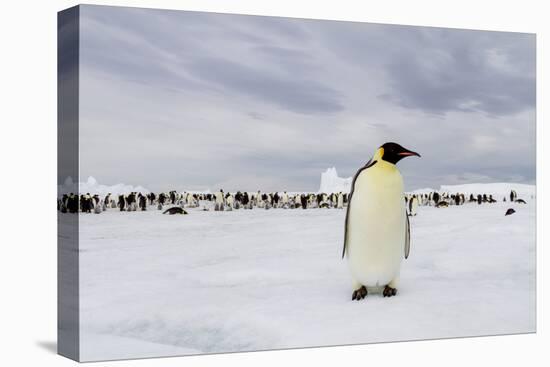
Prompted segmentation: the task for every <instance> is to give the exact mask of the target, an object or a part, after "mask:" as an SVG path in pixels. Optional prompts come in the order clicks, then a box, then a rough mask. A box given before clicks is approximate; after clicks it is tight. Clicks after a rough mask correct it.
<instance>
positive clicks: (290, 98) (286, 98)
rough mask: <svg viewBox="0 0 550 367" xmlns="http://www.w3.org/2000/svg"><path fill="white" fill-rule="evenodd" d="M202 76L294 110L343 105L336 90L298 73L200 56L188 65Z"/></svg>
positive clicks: (316, 111)
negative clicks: (278, 71)
mask: <svg viewBox="0 0 550 367" xmlns="http://www.w3.org/2000/svg"><path fill="white" fill-rule="evenodd" d="M187 67H188V69H189V70H190V71H191V72H192V73H193V74H194V75H196V76H198V77H200V78H201V79H202V80H205V81H208V82H210V83H213V84H215V85H217V86H220V87H223V88H225V89H227V91H228V92H236V93H243V94H246V95H248V96H250V97H251V98H260V99H261V100H264V101H269V102H272V103H275V104H277V105H278V106H280V107H282V108H285V109H288V110H290V111H293V112H297V113H305V114H308V113H309V114H323V113H332V112H338V111H340V110H342V109H343V107H342V105H341V103H340V101H339V99H340V96H339V94H338V92H336V91H335V90H333V89H331V88H329V87H326V86H324V85H323V84H321V83H319V82H317V81H315V80H311V79H304V78H302V77H300V76H299V75H280V74H271V73H270V72H269V71H268V70H264V69H259V68H258V69H254V68H251V67H246V66H244V65H243V64H238V63H235V62H232V61H229V60H224V59H219V58H208V57H203V58H201V59H199V60H196V61H195V62H192V63H190V64H188V65H187Z"/></svg>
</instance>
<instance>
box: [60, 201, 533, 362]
mask: <svg viewBox="0 0 550 367" xmlns="http://www.w3.org/2000/svg"><path fill="white" fill-rule="evenodd" d="M526 200H527V204H524V205H521V204H515V203H514V204H511V203H503V202H499V203H495V204H482V205H477V204H466V205H462V206H451V207H449V208H442V209H436V208H434V207H419V208H418V215H417V216H416V217H411V227H412V244H411V254H410V257H409V259H408V260H404V262H403V266H402V272H401V284H400V287H399V292H398V295H397V296H396V297H392V298H383V297H382V296H381V295H380V294H374V293H370V294H369V295H368V296H367V298H366V299H365V300H363V301H361V302H357V301H351V293H352V289H351V281H350V276H349V272H348V268H347V263H346V261H345V260H342V259H341V251H342V236H343V222H344V216H345V210H339V209H308V210H301V209H296V210H284V209H275V210H263V209H254V210H237V211H232V212H213V211H200V210H195V209H189V215H185V216H183V215H174V216H168V215H162V214H160V212H159V211H158V210H155V209H152V208H151V209H150V210H148V211H146V212H139V211H137V212H123V213H121V212H119V211H117V210H115V209H112V210H109V211H107V212H104V213H102V214H99V215H96V214H79V215H80V234H79V235H80V296H81V299H80V311H81V314H80V320H81V329H80V330H81V339H80V340H81V343H82V344H81V357H82V359H83V360H84V361H92V360H102V359H122V358H130V357H134V358H135V357H152V356H159V355H164V356H168V355H185V354H197V353H218V352H234V351H251V350H263V349H278V348H292V347H310V346H326V345H342V344H356V343H372V342H385V341H398V340H417V339H431V338H446V337H461V336H474V335H495V334H507V333H525V332H534V331H535V325H536V322H535V202H534V200H530V199H529V198H526ZM509 207H512V208H515V210H516V211H517V212H516V213H515V214H513V215H511V216H506V217H505V216H504V213H505V211H506V209H507V208H509ZM62 215H74V214H62Z"/></svg>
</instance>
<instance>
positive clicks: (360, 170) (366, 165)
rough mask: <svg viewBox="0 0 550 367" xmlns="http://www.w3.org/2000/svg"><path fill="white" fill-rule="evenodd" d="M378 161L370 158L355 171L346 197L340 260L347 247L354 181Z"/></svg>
mask: <svg viewBox="0 0 550 367" xmlns="http://www.w3.org/2000/svg"><path fill="white" fill-rule="evenodd" d="M377 162H378V161H373V160H372V158H371V159H369V161H368V162H367V164H365V165H364V166H363V167H361V168H360V169H359V171H357V173H356V174H355V176H353V180H352V181H351V191H350V193H349V197H348V207H347V208H346V222H345V224H344V248H343V249H342V259H343V258H344V255H345V254H346V248H347V247H348V217H349V208H350V207H351V198H352V196H353V190H354V189H355V180H357V177H359V175H360V174H361V172H363V170H366V169H367V168H369V167H372V166H374V165H375V164H376V163H377Z"/></svg>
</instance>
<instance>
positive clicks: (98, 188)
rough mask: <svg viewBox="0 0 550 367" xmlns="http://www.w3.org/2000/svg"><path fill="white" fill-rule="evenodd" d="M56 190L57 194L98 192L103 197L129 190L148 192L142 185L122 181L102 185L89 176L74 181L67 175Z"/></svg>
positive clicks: (125, 192) (127, 192) (128, 191)
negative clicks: (83, 180)
mask: <svg viewBox="0 0 550 367" xmlns="http://www.w3.org/2000/svg"><path fill="white" fill-rule="evenodd" d="M57 192H58V193H59V195H60V196H61V195H63V194H69V193H71V192H72V193H80V194H85V193H90V194H92V195H94V194H99V196H101V197H104V196H105V195H107V194H108V193H111V194H112V195H114V196H118V195H121V194H129V193H131V192H141V193H142V194H146V193H149V192H150V191H149V190H147V189H146V188H145V187H142V186H131V185H125V184H122V183H119V184H116V185H111V186H108V185H102V184H99V183H98V182H97V180H96V179H95V178H94V177H92V176H90V177H88V179H87V180H86V181H85V182H79V183H74V182H73V179H72V177H70V176H69V177H67V178H66V179H65V181H64V183H63V185H58V187H57Z"/></svg>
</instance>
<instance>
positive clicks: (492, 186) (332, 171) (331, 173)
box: [319, 167, 536, 198]
mask: <svg viewBox="0 0 550 367" xmlns="http://www.w3.org/2000/svg"><path fill="white" fill-rule="evenodd" d="M352 180H353V177H348V178H343V177H339V176H338V172H337V171H336V168H335V167H331V168H328V169H327V170H326V171H325V172H323V173H321V184H320V187H319V192H325V193H331V192H340V191H342V192H350V190H351V183H352ZM511 190H515V191H516V192H517V194H518V197H525V198H531V197H534V196H535V195H536V187H535V185H529V184H520V183H509V182H497V183H472V184H463V185H441V186H440V188H439V189H433V188H424V189H418V190H414V191H412V192H411V194H427V193H430V192H433V191H438V192H440V193H443V192H446V193H449V194H453V193H457V192H459V193H463V194H466V195H469V194H493V195H496V196H508V195H509V194H510V191H511Z"/></svg>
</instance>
